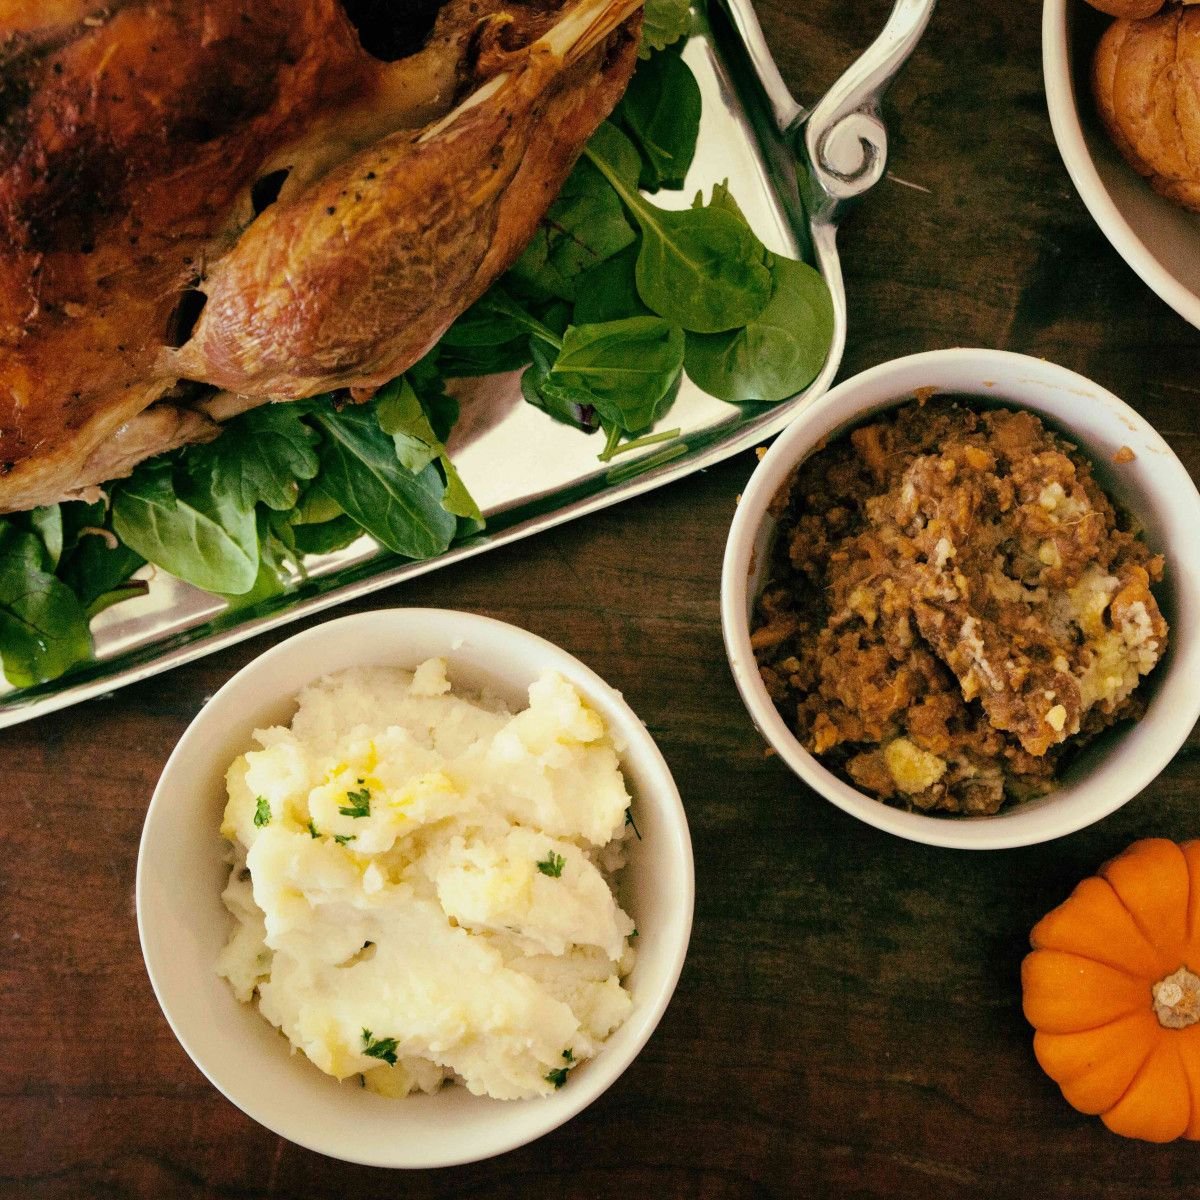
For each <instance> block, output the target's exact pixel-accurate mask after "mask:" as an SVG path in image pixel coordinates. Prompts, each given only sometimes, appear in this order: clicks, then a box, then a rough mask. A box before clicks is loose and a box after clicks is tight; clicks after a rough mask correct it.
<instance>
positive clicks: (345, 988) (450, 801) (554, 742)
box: [218, 659, 635, 1099]
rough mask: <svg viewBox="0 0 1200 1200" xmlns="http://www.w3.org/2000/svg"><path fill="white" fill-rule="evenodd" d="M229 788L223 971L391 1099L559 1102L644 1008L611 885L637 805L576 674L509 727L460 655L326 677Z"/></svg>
mask: <svg viewBox="0 0 1200 1200" xmlns="http://www.w3.org/2000/svg"><path fill="white" fill-rule="evenodd" d="M255 739H256V740H257V742H258V743H259V745H260V746H261V747H262V749H260V750H252V751H250V752H249V753H247V754H245V755H243V756H242V757H241V758H239V759H238V760H237V761H236V762H235V763H234V764H233V765H232V766H231V767H230V768H229V772H228V775H227V777H226V781H227V784H228V788H229V802H228V804H227V806H226V809H225V817H224V822H223V824H222V826H221V832H222V833H223V834H224V835H225V837H227V838H228V839H229V841H230V842H231V843H232V844H233V870H232V873H231V875H230V879H229V885H228V887H227V888H226V889H225V893H224V900H225V904H226V906H227V907H228V909H229V911H230V912H231V913H232V914H233V916H234V918H235V924H234V929H233V932H232V934H231V936H230V938H229V943H228V945H227V946H226V947H225V949H224V951H223V952H222V954H221V957H220V961H219V963H218V972H219V973H220V974H221V975H223V976H224V977H225V978H226V979H228V980H229V983H230V984H231V986H232V987H233V990H234V992H235V993H236V994H237V996H238V998H239V999H240V1000H243V1001H248V1002H253V1000H254V997H255V994H257V997H258V1006H259V1009H260V1011H261V1012H262V1014H263V1016H265V1017H266V1018H267V1020H268V1021H270V1022H271V1023H272V1024H273V1025H275V1026H277V1027H278V1028H279V1029H281V1030H282V1031H283V1032H284V1033H285V1034H286V1035H287V1036H288V1038H289V1039H290V1040H291V1042H292V1044H293V1046H294V1047H296V1048H297V1049H299V1050H302V1051H303V1052H304V1053H305V1054H306V1055H307V1056H308V1057H309V1058H310V1059H311V1060H312V1061H313V1062H314V1063H315V1064H316V1065H317V1066H318V1067H320V1068H321V1070H323V1071H326V1072H328V1073H329V1074H331V1075H335V1076H336V1077H337V1078H339V1079H345V1078H347V1077H349V1076H353V1075H361V1076H362V1079H363V1082H364V1083H365V1085H366V1086H367V1087H369V1088H372V1089H374V1090H375V1091H378V1092H382V1093H385V1094H388V1095H396V1096H402V1095H405V1094H407V1093H408V1092H410V1091H413V1090H415V1089H419V1090H421V1091H426V1092H430V1091H434V1090H436V1089H437V1088H438V1087H439V1086H440V1085H441V1084H442V1082H443V1081H444V1080H446V1079H455V1080H458V1081H461V1082H462V1083H465V1084H466V1086H467V1087H468V1088H469V1089H470V1090H471V1091H472V1092H475V1093H476V1094H486V1095H489V1096H494V1097H496V1098H498V1099H516V1098H520V1097H526V1096H536V1095H543V1094H546V1093H548V1092H552V1091H554V1089H555V1088H556V1087H559V1086H561V1085H562V1083H563V1081H564V1080H565V1079H566V1075H567V1072H568V1071H569V1070H570V1069H571V1067H572V1066H574V1064H576V1063H578V1062H580V1061H581V1060H583V1059H585V1058H588V1057H590V1056H591V1055H593V1054H595V1053H596V1051H597V1049H598V1048H599V1046H600V1045H601V1043H602V1042H603V1041H604V1040H605V1038H607V1037H608V1035H609V1034H610V1033H611V1032H612V1031H613V1030H614V1029H616V1028H617V1026H618V1025H620V1024H621V1022H622V1021H623V1020H624V1019H625V1017H626V1016H627V1015H628V1013H629V1009H630V1004H631V1000H630V996H629V992H628V991H627V990H626V989H625V988H624V987H623V986H622V984H621V980H622V978H623V976H624V975H626V974H627V973H628V971H629V969H630V968H631V966H632V961H633V951H632V948H631V946H630V944H629V938H630V937H631V936H632V935H634V932H635V931H634V928H633V922H632V921H631V920H630V918H629V917H628V916H627V915H626V914H625V913H624V912H623V911H622V910H621V908H620V907H619V906H618V904H617V901H616V899H615V898H614V896H613V893H612V889H611V887H610V885H609V879H610V878H611V876H612V875H613V873H614V872H615V871H616V870H618V869H619V868H620V866H621V865H622V863H623V861H624V854H623V841H624V837H625V831H626V812H627V808H628V805H629V796H628V794H627V793H626V790H625V784H624V781H623V780H622V778H621V772H620V769H619V766H618V762H617V748H616V747H615V746H614V745H613V741H612V739H611V737H610V736H609V735H608V733H607V731H606V729H605V727H604V723H603V721H602V720H601V719H600V717H599V716H598V715H597V714H596V713H595V712H593V711H592V710H591V709H590V708H589V707H588V706H587V704H586V703H585V702H584V700H583V699H582V697H581V696H580V695H579V693H578V692H577V691H576V690H575V688H574V687H573V686H572V685H571V684H570V683H568V682H567V681H566V680H565V679H563V678H562V677H561V676H559V675H556V674H545V675H543V676H542V677H541V678H540V679H538V681H537V682H536V683H534V684H533V686H532V687H530V689H529V707H528V708H527V709H525V710H524V711H522V712H520V713H517V714H516V715H515V716H514V715H513V714H511V713H510V712H509V711H508V710H507V709H505V708H504V707H503V705H501V704H499V703H496V702H494V701H490V700H488V699H487V698H486V697H485V698H482V699H479V698H470V699H467V698H464V697H462V696H457V695H454V694H453V693H452V692H451V690H450V683H449V682H448V680H447V678H446V664H445V662H444V661H443V660H442V659H430V660H429V661H428V662H426V663H423V664H422V665H421V666H420V667H418V668H417V670H416V671H415V672H407V671H401V670H396V669H392V668H384V667H380V668H370V669H355V670H349V671H344V672H342V673H340V674H337V675H333V676H330V677H328V678H326V679H323V680H321V681H320V682H319V683H316V684H314V685H312V686H310V687H308V688H306V689H305V690H304V691H303V692H302V693H301V695H300V698H299V710H298V711H297V713H296V716H295V718H294V719H293V721H292V724H291V727H290V728H287V729H285V728H282V727H275V728H271V729H264V730H259V731H257V732H256V733H255Z"/></svg>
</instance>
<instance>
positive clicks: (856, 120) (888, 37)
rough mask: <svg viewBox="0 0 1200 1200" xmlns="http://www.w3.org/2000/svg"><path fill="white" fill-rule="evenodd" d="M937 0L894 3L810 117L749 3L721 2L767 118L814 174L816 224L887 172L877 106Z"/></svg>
mask: <svg viewBox="0 0 1200 1200" xmlns="http://www.w3.org/2000/svg"><path fill="white" fill-rule="evenodd" d="M936 3H937V0H896V3H895V5H894V6H893V8H892V11H891V15H890V16H889V17H888V19H887V23H886V24H885V25H884V27H883V31H882V32H881V33H880V34H879V36H878V37H877V38H876V39H875V41H874V42H872V43H871V45H870V46H869V47H868V48H867V49H866V51H865V52H864V53H863V54H862V55H861V56H860V57H859V58H858V59H857V60H856V61H855V62H854V63H853V65H851V66H850V67H849V68H848V69H847V71H846V72H845V73H844V74H843V75H842V76H841V78H840V79H838V81H837V82H836V83H835V84H834V85H833V86H832V87H831V88H830V89H829V91H828V92H826V93H825V95H824V96H823V97H822V98H821V100H820V101H819V102H818V103H817V105H816V107H814V108H813V109H812V110H811V111H809V110H807V109H805V108H804V106H803V105H801V104H800V103H799V102H798V101H797V100H796V99H795V97H793V96H792V94H791V92H790V91H789V90H788V86H787V84H786V83H784V81H783V76H782V75H780V73H779V68H778V66H776V64H775V60H774V58H773V57H772V56H771V51H770V49H769V47H768V46H767V41H766V38H765V37H764V36H763V31H762V26H761V25H760V24H759V21H758V16H757V15H756V13H755V11H754V8H753V6H752V5H751V3H750V0H721V5H722V7H723V8H724V10H725V11H726V13H727V14H728V15H729V19H730V21H731V22H732V23H733V26H734V28H735V29H736V30H737V32H738V35H739V37H740V38H741V41H742V44H743V45H744V46H745V49H746V55H747V57H748V58H749V60H750V65H751V67H752V68H753V70H754V73H755V74H756V75H757V77H758V82H759V84H760V86H761V87H762V90H763V93H764V95H765V97H766V101H767V104H768V106H769V107H770V110H771V115H772V116H773V118H774V120H775V124H776V125H777V126H778V128H779V131H780V133H782V134H783V135H784V136H785V137H786V138H788V140H789V141H792V140H793V139H795V140H799V139H800V135H801V132H802V133H803V143H802V149H803V152H804V155H805V157H806V159H807V160H808V164H809V166H810V168H811V172H812V181H813V193H814V194H813V195H812V196H811V197H810V205H811V207H812V209H813V211H812V213H811V216H812V218H813V220H814V221H816V220H823V221H836V217H837V210H838V209H839V208H840V207H841V206H842V205H843V204H844V203H846V202H847V201H849V200H853V199H854V198H855V197H857V196H861V195H862V194H863V193H864V192H866V191H868V190H869V189H870V188H872V187H874V185H875V184H876V183H878V182H879V180H880V179H882V178H883V173H884V171H885V169H886V167H887V129H886V128H885V127H884V124H883V121H882V120H881V119H880V116H879V103H880V101H881V100H882V99H883V95H884V93H885V92H886V91H887V89H888V87H889V86H890V84H891V82H892V80H893V79H894V78H895V77H896V75H897V73H898V72H899V70H900V68H901V67H902V66H903V65H904V63H905V62H906V61H907V59H908V57H909V55H910V54H912V52H913V50H914V49H915V47H916V45H917V42H918V41H920V39H921V34H922V33H924V32H925V26H926V25H928V24H929V18H930V17H931V16H932V15H933V9H934V5H935V4H936Z"/></svg>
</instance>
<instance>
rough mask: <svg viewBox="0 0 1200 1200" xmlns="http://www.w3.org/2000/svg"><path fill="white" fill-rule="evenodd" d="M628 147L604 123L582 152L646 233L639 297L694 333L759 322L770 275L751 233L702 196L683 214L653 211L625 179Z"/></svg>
mask: <svg viewBox="0 0 1200 1200" xmlns="http://www.w3.org/2000/svg"><path fill="white" fill-rule="evenodd" d="M622 145H624V146H629V141H628V139H627V138H626V137H625V135H624V134H623V133H621V132H620V130H618V129H617V127H616V126H615V125H613V124H611V123H610V122H606V123H605V124H604V125H601V126H600V130H599V131H598V132H597V136H594V137H593V138H592V140H591V141H590V142H589V143H588V145H587V148H586V149H585V151H584V153H585V154H586V155H587V156H588V157H589V159H590V160H591V161H592V162H593V163H595V164H596V166H597V167H598V168H599V169H600V171H601V172H602V173H603V174H604V176H605V178H606V179H607V180H608V182H609V183H610V184H611V185H612V187H613V189H614V190H615V191H616V192H617V194H618V195H619V196H620V197H621V199H622V201H624V203H625V207H626V208H627V209H628V210H629V212H630V213H631V214H632V216H633V218H634V220H636V221H637V223H638V225H639V226H640V227H641V230H642V243H641V248H640V249H639V251H638V259H637V286H638V293H639V294H640V296H641V298H642V299H643V300H644V301H645V302H646V304H648V305H649V306H650V308H651V309H653V310H654V311H655V312H656V313H658V314H659V316H661V317H665V318H666V319H667V320H669V321H672V322H674V323H675V324H677V325H681V326H682V327H683V328H684V329H686V330H690V331H692V332H694V333H720V332H721V331H723V330H726V329H736V328H737V327H738V326H741V325H745V324H746V322H748V321H750V320H751V319H752V318H753V317H756V316H757V315H758V314H759V313H760V312H761V311H762V310H763V309H764V308H765V307H766V304H767V301H768V300H769V299H770V297H771V275H770V272H769V271H768V270H767V267H766V264H765V261H764V259H765V257H766V253H765V251H764V250H763V247H762V243H761V242H759V240H758V238H757V237H755V236H754V234H753V233H752V232H751V230H750V227H749V226H748V225H747V224H746V223H745V221H744V220H743V219H739V217H738V216H736V215H735V214H734V213H732V212H730V211H729V210H728V208H726V207H724V206H723V205H719V204H709V205H707V206H705V205H703V204H702V203H700V202H699V197H697V204H696V205H695V206H693V207H692V208H688V209H684V210H683V211H681V212H669V211H667V210H664V209H660V208H655V207H654V205H652V204H650V203H649V202H648V201H647V200H645V199H643V198H642V196H641V195H640V194H639V193H638V191H637V189H636V188H635V187H633V186H631V185H630V184H629V183H628V182H627V181H626V180H624V179H622V177H621V174H622V172H621V167H620V165H619V161H618V160H619V158H621V157H624V156H625V152H624V150H623V149H619V147H621V146H622ZM630 149H632V147H630ZM634 153H635V155H636V151H634Z"/></svg>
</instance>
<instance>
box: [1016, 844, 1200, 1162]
mask: <svg viewBox="0 0 1200 1200" xmlns="http://www.w3.org/2000/svg"><path fill="white" fill-rule="evenodd" d="M1030 941H1031V943H1032V944H1033V953H1032V954H1029V955H1027V956H1026V958H1025V961H1024V963H1022V965H1021V985H1022V988H1023V991H1024V1004H1025V1016H1026V1019H1027V1020H1028V1021H1029V1023H1030V1024H1031V1025H1032V1026H1033V1027H1034V1029H1035V1030H1036V1031H1037V1032H1036V1033H1035V1034H1034V1039H1033V1049H1034V1053H1035V1054H1036V1055H1037V1060H1038V1062H1039V1063H1040V1064H1041V1066H1042V1069H1043V1070H1044V1071H1045V1072H1046V1074H1047V1075H1049V1076H1050V1078H1051V1079H1053V1080H1054V1082H1055V1083H1057V1084H1058V1085H1059V1087H1061V1088H1062V1093H1063V1096H1065V1097H1066V1099H1067V1100H1068V1101H1069V1102H1070V1103H1071V1104H1073V1105H1074V1106H1075V1107H1076V1108H1077V1109H1079V1110H1080V1112H1085V1113H1095V1114H1099V1116H1100V1118H1101V1120H1103V1122H1104V1123H1105V1125H1107V1126H1108V1127H1109V1129H1111V1130H1112V1131H1113V1132H1114V1133H1119V1134H1122V1135H1123V1136H1125V1137H1134V1138H1144V1139H1145V1140H1146V1141H1151V1142H1169V1141H1172V1140H1174V1139H1175V1138H1178V1137H1186V1138H1192V1139H1200V841H1193V842H1185V843H1184V844H1183V845H1177V844H1176V843H1175V842H1169V841H1166V840H1165V839H1163V838H1149V839H1147V840H1145V841H1141V842H1135V843H1134V844H1133V845H1132V846H1130V847H1129V849H1128V850H1126V851H1125V852H1124V853H1123V854H1121V855H1119V856H1118V857H1117V858H1114V859H1113V860H1112V861H1111V862H1109V863H1107V864H1106V865H1105V866H1103V867H1102V868H1101V869H1100V873H1099V875H1094V876H1092V877H1091V878H1089V879H1085V880H1084V881H1083V882H1082V883H1081V884H1080V885H1079V886H1078V887H1077V888H1076V889H1075V891H1074V892H1072V894H1071V895H1070V897H1069V898H1068V899H1067V900H1066V901H1064V902H1063V903H1062V904H1060V905H1059V906H1058V907H1057V908H1056V909H1054V910H1053V912H1050V913H1047V914H1046V916H1044V917H1043V918H1042V919H1041V920H1040V921H1039V922H1038V923H1037V925H1035V926H1034V928H1033V932H1032V933H1031V934H1030Z"/></svg>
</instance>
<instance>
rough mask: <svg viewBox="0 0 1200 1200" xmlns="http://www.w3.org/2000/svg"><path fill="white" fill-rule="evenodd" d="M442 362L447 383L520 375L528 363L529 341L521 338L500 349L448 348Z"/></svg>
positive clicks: (482, 347) (488, 347)
mask: <svg viewBox="0 0 1200 1200" xmlns="http://www.w3.org/2000/svg"><path fill="white" fill-rule="evenodd" d="M440 361H441V364H442V370H443V371H445V372H446V378H447V379H474V378H477V377H479V376H481V375H505V374H507V373H508V372H509V371H519V370H520V369H521V368H522V367H523V366H525V365H526V364H527V363H528V362H529V343H528V341H527V339H526V338H524V337H518V338H514V339H513V340H512V341H511V342H504V343H503V344H501V345H499V346H448V347H446V348H445V350H443V352H442V355H441V358H440Z"/></svg>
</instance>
